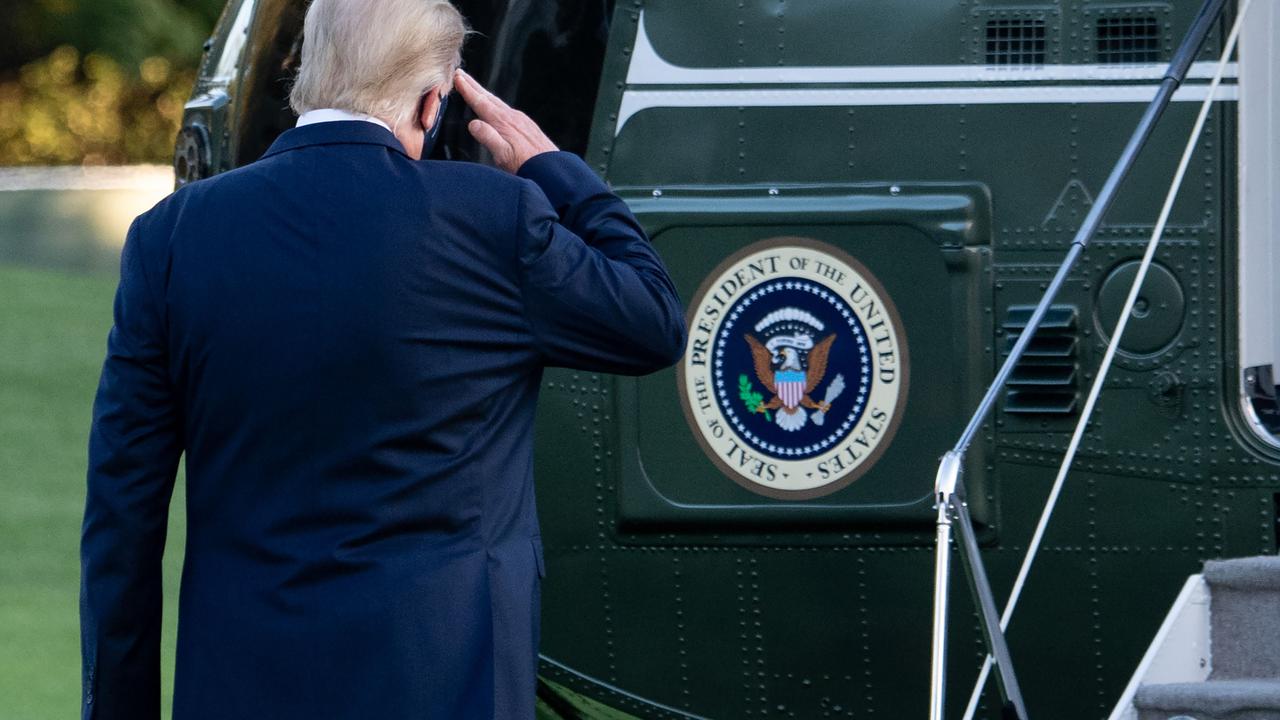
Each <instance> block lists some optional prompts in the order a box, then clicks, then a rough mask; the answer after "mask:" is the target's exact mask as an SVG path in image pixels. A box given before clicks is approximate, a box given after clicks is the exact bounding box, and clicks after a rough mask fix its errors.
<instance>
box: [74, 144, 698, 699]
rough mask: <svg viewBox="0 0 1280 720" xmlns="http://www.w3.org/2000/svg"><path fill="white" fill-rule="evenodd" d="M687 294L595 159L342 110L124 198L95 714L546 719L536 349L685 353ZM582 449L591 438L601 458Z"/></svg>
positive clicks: (586, 361)
mask: <svg viewBox="0 0 1280 720" xmlns="http://www.w3.org/2000/svg"><path fill="white" fill-rule="evenodd" d="M685 336H686V331H685V326H684V319H683V313H682V310H681V305H680V302H679V299H678V298H677V296H676V292H675V289H674V287H673V285H672V283H671V280H670V278H669V277H668V275H667V272H666V270H665V268H664V267H663V265H662V262H661V260H660V259H659V258H658V256H657V254H656V253H655V252H654V250H653V248H652V247H651V246H650V244H649V242H648V240H647V239H646V238H645V236H644V233H643V231H642V230H641V228H640V227H639V225H638V224H637V222H636V220H635V218H634V217H633V216H632V214H631V213H630V212H629V211H628V209H627V207H626V206H625V205H624V203H623V202H622V201H621V200H619V199H618V198H617V197H616V196H614V195H613V194H611V193H610V192H609V190H608V189H607V187H606V186H605V185H604V184H603V183H602V182H601V181H600V179H599V178H598V177H596V176H595V175H594V174H593V173H592V172H591V171H590V169H589V168H587V166H586V165H585V164H584V163H583V162H582V161H581V160H579V159H578V158H577V157H575V156H573V155H570V154H567V153H547V154H543V155H539V156H537V157H535V158H533V159H532V160H530V161H529V162H527V163H526V164H525V165H524V167H523V168H521V169H520V172H519V174H518V176H513V175H509V174H505V173H501V172H498V171H496V170H493V169H490V168H487V167H482V166H479V165H474V164H465V163H453V162H418V161H414V160H412V159H410V158H409V157H408V156H407V155H405V153H404V150H403V148H402V147H401V145H400V144H399V143H398V142H397V141H396V139H395V138H394V136H392V134H391V133H390V132H388V131H387V130H385V129H383V128H381V127H378V126H376V125H373V124H371V123H367V122H359V121H352V122H329V123H320V124H315V125H308V126H304V127H300V128H295V129H292V130H289V131H287V132H285V133H284V134H283V135H281V136H280V138H279V139H278V140H277V141H276V142H275V144H274V145H272V146H271V148H270V149H269V150H268V151H267V153H266V155H265V156H263V158H262V159H261V160H259V161H257V162H255V163H252V164H250V165H247V166H245V167H242V168H240V169H237V170H234V171H231V172H228V173H225V174H223V175H219V176H217V177H214V178H210V179H208V180H203V181H201V182H197V183H194V184H191V185H188V186H186V187H183V188H182V189H180V190H178V191H177V192H175V193H174V194H173V195H171V196H170V197H169V198H167V199H165V200H164V201H162V202H160V203H159V204H158V205H157V206H156V207H155V208H153V209H152V210H150V211H149V212H147V213H146V214H144V215H142V216H140V217H139V218H138V219H137V220H135V221H134V223H133V226H132V228H131V229H130V231H129V235H128V238H127V240H126V243H125V246H124V250H123V253H122V258H121V272H120V286H119V291H118V293H117V296H116V301H115V325H114V327H113V328H112V330H111V333H110V337H109V339H108V349H107V358H106V362H105V365H104V367H103V370H102V379H101V384H100V386H99V389H98V395H97V399H96V402H95V404H94V413H93V427H92V431H91V437H90V443H89V472H88V499H87V506H86V510H85V518H84V527H83V536H82V542H81V565H82V579H81V627H82V645H83V654H84V664H83V672H84V678H83V680H84V683H83V687H84V697H83V716H84V717H85V718H93V719H94V720H150V719H152V718H158V717H159V715H160V667H159V664H160V626H161V622H160V615H161V596H162V592H161V577H160V561H161V555H162V553H163V550H164V540H165V526H166V518H167V513H168V506H169V499H170V495H171V492H172V489H173V483H174V475H175V472H176V469H177V466H178V460H179V456H181V455H182V454H183V453H185V454H186V478H187V508H186V511H187V545H186V557H185V563H184V566H183V572H182V586H181V588H182V589H181V598H180V601H179V607H178V648H177V668H176V673H175V682H174V684H175V687H174V700H173V702H174V718H175V719H176V720H197V719H201V718H209V719H211V720H212V719H215V718H216V719H217V720H228V719H230V718H254V719H255V720H269V719H273V718H278V719H285V718H299V719H301V718H306V719H308V720H315V719H316V718H326V719H327V718H376V719H377V720H391V719H397V718H450V719H453V718H495V717H496V718H531V717H533V707H534V691H535V687H534V684H535V675H534V672H535V666H536V656H537V648H538V623H539V592H540V578H541V576H542V575H543V566H542V548H541V544H540V540H539V532H538V522H537V516H536V513H535V509H534V493H533V476H532V467H531V464H532V454H533V418H534V406H535V403H536V400H537V397H538V388H539V384H540V378H541V373H542V368H543V367H545V366H562V367H568V368H578V369H582V370H588V371H600V372H610V373H621V374H641V373H647V372H651V371H654V370H657V369H659V368H662V367H665V366H668V365H670V364H672V363H674V362H675V361H676V360H677V359H678V357H679V356H680V354H681V353H682V351H683V347H684V342H685ZM585 462H587V459H585V458H584V463H585Z"/></svg>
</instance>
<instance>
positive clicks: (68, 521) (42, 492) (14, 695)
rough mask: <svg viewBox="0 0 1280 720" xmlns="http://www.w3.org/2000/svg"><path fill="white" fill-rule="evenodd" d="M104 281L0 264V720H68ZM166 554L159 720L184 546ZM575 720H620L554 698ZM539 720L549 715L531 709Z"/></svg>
mask: <svg viewBox="0 0 1280 720" xmlns="http://www.w3.org/2000/svg"><path fill="white" fill-rule="evenodd" d="M114 292H115V280H114V279H111V278H105V277H101V276H83V275H72V274H66V273H63V272H58V271H52V270H36V269H29V268H24V267H17V266H13V265H3V264H0V720H9V719H10V718H14V719H20V720H65V719H66V718H73V717H77V716H78V715H79V705H80V626H79V622H80V620H79V614H78V613H79V610H78V604H77V603H78V593H79V586H80V580H79V555H78V553H79V550H78V548H79V540H80V520H81V516H82V513H83V511H84V477H85V465H86V453H87V442H88V435H89V421H90V417H91V410H92V406H93V394H94V390H95V388H96V387H97V382H98V372H99V370H100V369H101V366H102V359H103V355H104V353H105V351H106V337H107V331H108V330H109V329H110V327H111V301H112V296H113V294H114ZM183 503H184V500H183V484H182V481H181V479H179V481H178V485H177V489H176V490H175V492H174V499H173V505H172V507H173V508H174V509H178V510H179V511H178V512H171V513H170V520H169V541H168V544H167V546H166V550H165V608H166V610H167V611H168V612H167V613H166V616H165V622H164V647H163V665H162V668H163V673H164V686H163V687H164V699H163V705H162V707H163V708H164V714H165V717H168V715H169V708H170V705H171V703H170V695H171V692H172V688H173V648H174V640H175V637H176V613H175V612H173V610H172V609H173V608H176V607H177V591H178V578H179V575H180V572H181V568H182V562H181V558H182V550H183V544H184V539H185V533H184V518H183V515H182V513H181V511H180V508H182V506H183ZM557 689H558V690H561V692H563V693H564V695H565V699H566V700H567V701H568V702H569V703H570V704H571V705H573V706H575V707H576V708H577V709H578V712H579V713H581V714H582V716H584V717H595V718H601V719H602V720H603V719H611V718H618V719H621V718H627V717H630V716H628V715H625V714H622V713H616V712H613V711H610V710H608V709H606V708H604V707H603V706H600V705H598V704H596V703H592V702H591V701H589V700H586V699H585V698H580V697H577V696H575V695H573V693H571V692H568V691H567V690H565V689H563V688H559V687H557ZM538 710H539V712H538V716H539V717H540V718H544V719H550V718H556V717H559V716H558V715H556V714H555V713H553V712H551V711H550V709H549V708H547V707H546V706H545V705H543V704H542V703H541V702H539V708H538Z"/></svg>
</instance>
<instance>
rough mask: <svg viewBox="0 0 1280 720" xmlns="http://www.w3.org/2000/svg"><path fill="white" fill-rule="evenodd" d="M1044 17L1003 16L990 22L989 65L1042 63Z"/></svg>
mask: <svg viewBox="0 0 1280 720" xmlns="http://www.w3.org/2000/svg"><path fill="white" fill-rule="evenodd" d="M1044 59H1045V24H1044V20H1039V19H1027V18H1001V19H998V20H989V21H987V64H988V65H1043V64H1044Z"/></svg>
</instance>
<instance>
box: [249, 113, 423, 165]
mask: <svg viewBox="0 0 1280 720" xmlns="http://www.w3.org/2000/svg"><path fill="white" fill-rule="evenodd" d="M312 145H384V146H386V147H389V148H391V149H392V150H395V151H396V152H398V153H400V154H401V155H404V156H405V157H409V154H408V153H406V152H405V151H404V146H403V145H401V144H400V141H399V140H397V139H396V136H395V135H392V134H391V131H390V130H387V129H386V128H383V127H379V126H378V125H375V124H373V123H370V122H365V121H363V120H340V121H334V122H319V123H312V124H310V125H303V126H302V127H295V128H291V129H289V130H285V131H284V132H283V133H281V134H280V137H278V138H276V141H275V142H273V143H271V147H269V148H267V151H266V152H265V153H263V155H262V157H270V156H272V155H277V154H279V153H282V152H287V151H289V150H297V149H298V148H304V147H310V146H312Z"/></svg>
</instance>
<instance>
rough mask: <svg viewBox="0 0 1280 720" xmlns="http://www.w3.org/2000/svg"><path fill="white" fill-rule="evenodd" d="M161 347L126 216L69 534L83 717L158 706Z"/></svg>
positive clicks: (168, 417)
mask: <svg viewBox="0 0 1280 720" xmlns="http://www.w3.org/2000/svg"><path fill="white" fill-rule="evenodd" d="M166 357H167V355H166V342H165V339H164V334H163V322H162V320H161V310H160V307H159V305H158V303H157V302H156V301H155V295H154V294H153V283H152V278H149V277H148V275H147V272H146V270H145V268H144V263H143V249H142V247H141V243H140V241H139V233H138V221H134V225H133V227H131V228H130V230H129V236H128V239H127V240H126V242H125V246H124V251H123V253H122V256H121V267H120V286H119V289H118V290H117V292H116V300H115V324H114V327H112V329H111V333H110V335H109V337H108V339H107V357H106V361H105V363H104V365H103V368H102V378H101V380H100V383H99V385H98V394H97V398H96V399H95V401H94V406H93V427H92V429H91V430H90V435H89V472H88V495H87V499H86V504H85V513H84V526H83V530H82V535H81V545H80V566H81V578H80V629H81V650H82V654H83V690H84V693H83V697H82V702H83V705H82V715H83V717H84V718H85V719H86V720H88V719H89V718H93V719H94V720H114V719H115V718H121V719H122V720H123V719H125V718H129V719H130V720H139V719H140V720H152V719H154V718H159V717H160V611H161V598H162V591H161V578H160V561H161V557H162V556H163V554H164V541H165V528H166V525H167V522H168V509H169V498H170V495H171V494H172V491H173V482H174V475H175V473H176V472H177V465H178V458H179V455H180V454H181V452H182V444H181V439H180V437H181V435H180V430H179V427H180V422H179V420H178V412H177V410H176V407H175V397H174V392H173V389H172V387H171V384H170V382H169V377H168V372H167V369H166V367H167V361H166Z"/></svg>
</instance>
